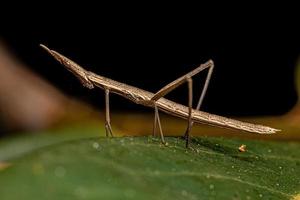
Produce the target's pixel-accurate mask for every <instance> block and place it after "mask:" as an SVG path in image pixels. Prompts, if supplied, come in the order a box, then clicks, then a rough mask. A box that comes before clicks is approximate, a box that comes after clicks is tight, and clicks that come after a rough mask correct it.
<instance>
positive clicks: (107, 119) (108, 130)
mask: <svg viewBox="0 0 300 200" xmlns="http://www.w3.org/2000/svg"><path fill="white" fill-rule="evenodd" d="M105 131H106V137H108V136H109V135H110V136H112V137H113V133H112V128H111V125H110V112H109V89H105Z"/></svg>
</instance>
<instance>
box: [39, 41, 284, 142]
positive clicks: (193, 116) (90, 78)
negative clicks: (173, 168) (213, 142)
mask: <svg viewBox="0 0 300 200" xmlns="http://www.w3.org/2000/svg"><path fill="white" fill-rule="evenodd" d="M41 47H42V48H44V49H45V50H46V51H47V52H48V53H50V54H51V55H52V56H53V57H54V58H55V59H56V60H58V61H59V62H60V63H61V64H62V65H64V66H65V67H66V68H67V69H68V70H69V71H71V72H72V73H73V74H74V75H75V76H76V77H77V78H78V79H79V80H80V81H81V83H82V84H83V85H84V86H85V87H87V88H89V89H92V88H94V87H95V86H96V87H99V88H101V89H104V90H105V110H106V112H105V113H106V114H105V130H106V135H107V136H108V135H111V136H113V133H112V128H111V124H110V112H109V93H110V92H112V93H115V94H118V95H121V96H123V97H125V98H126V99H129V100H131V101H133V102H134V103H137V104H141V105H144V106H148V107H152V108H154V126H153V135H155V132H156V129H157V126H158V129H159V133H160V137H161V141H162V142H163V143H164V144H165V140H164V135H163V132H162V128H161V122H160V118H159V112H158V111H159V110H160V111H163V112H165V113H167V114H170V115H173V116H177V117H180V118H183V119H187V121H188V125H187V129H186V131H185V134H184V137H185V139H186V147H188V145H189V138H190V132H191V129H192V126H193V123H194V122H195V123H199V124H209V125H212V126H218V127H224V128H230V129H237V130H241V131H247V132H252V133H258V134H272V133H275V132H277V131H279V130H278V129H274V128H271V127H267V126H263V125H257V124H251V123H247V122H241V121H238V120H234V119H230V118H226V117H222V116H218V115H214V114H210V113H207V112H203V111H200V110H199V109H200V107H201V104H202V102H203V99H204V96H205V93H206V90H207V87H208V84H209V81H210V78H211V75H212V72H213V68H214V63H213V61H212V60H209V61H207V62H206V63H204V64H201V65H200V66H199V67H197V68H196V69H194V70H192V71H191V72H189V73H187V74H185V75H183V76H181V77H179V78H178V79H176V80H175V81H173V82H171V83H169V84H168V85H166V86H165V87H163V88H162V89H161V90H159V91H158V92H156V93H155V94H154V93H152V92H148V91H145V90H142V89H139V88H137V87H133V86H130V85H127V84H124V83H120V82H117V81H114V80H112V79H109V78H106V77H103V76H100V75H97V74H94V73H93V72H90V71H87V70H85V69H83V68H82V67H81V66H79V65H78V64H76V63H75V62H73V61H72V60H70V59H68V58H66V57H65V56H63V55H61V54H59V53H58V52H56V51H53V50H50V49H49V48H47V47H46V46H44V45H41ZM204 69H209V71H208V74H207V77H206V81H205V84H204V88H203V90H202V93H201V95H200V98H199V101H198V104H197V107H196V108H195V109H193V108H192V101H193V81H192V77H193V76H194V75H196V74H198V73H199V72H201V71H203V70H204ZM185 82H187V83H188V91H189V95H188V99H189V101H188V107H187V106H184V105H181V104H178V103H175V102H173V101H170V100H168V99H165V98H163V97H164V96H165V95H166V94H168V93H169V92H171V91H172V90H174V89H175V88H176V87H178V86H179V85H182V84H183V83H185Z"/></svg>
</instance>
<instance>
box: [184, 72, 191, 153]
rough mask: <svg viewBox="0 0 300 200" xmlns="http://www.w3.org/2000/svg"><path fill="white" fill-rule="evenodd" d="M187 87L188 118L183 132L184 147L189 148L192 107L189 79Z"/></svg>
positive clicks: (189, 79)
mask: <svg viewBox="0 0 300 200" xmlns="http://www.w3.org/2000/svg"><path fill="white" fill-rule="evenodd" d="M187 82H188V87H189V116H188V127H187V129H186V132H185V135H184V137H185V147H186V148H188V147H189V141H190V132H191V129H192V109H193V108H192V106H193V80H192V79H191V78H188V79H187Z"/></svg>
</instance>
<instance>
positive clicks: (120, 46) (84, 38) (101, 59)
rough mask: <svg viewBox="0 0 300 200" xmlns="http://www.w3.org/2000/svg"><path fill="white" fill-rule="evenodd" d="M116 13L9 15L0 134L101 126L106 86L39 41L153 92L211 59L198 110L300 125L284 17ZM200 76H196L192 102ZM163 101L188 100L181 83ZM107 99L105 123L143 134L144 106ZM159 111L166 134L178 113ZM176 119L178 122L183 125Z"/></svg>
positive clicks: (1, 65)
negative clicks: (80, 74) (76, 71)
mask: <svg viewBox="0 0 300 200" xmlns="http://www.w3.org/2000/svg"><path fill="white" fill-rule="evenodd" d="M118 12H119V11H118V10H114V12H112V13H110V14H104V13H102V12H101V9H100V10H99V11H98V12H88V11H84V9H83V11H82V13H80V14H79V15H70V16H67V17H66V16H64V18H60V17H59V16H56V15H55V14H56V13H55V12H53V13H52V14H51V17H49V15H48V17H49V18H47V19H44V18H43V16H45V15H47V14H45V13H43V15H36V17H41V18H40V20H41V22H37V21H35V20H34V19H29V20H24V22H23V21H22V22H21V21H16V23H12V24H14V25H15V26H14V29H11V28H7V29H6V28H5V29H3V31H2V30H1V35H0V41H1V42H0V111H1V115H0V132H1V135H2V136H5V135H8V134H10V133H14V132H26V131H30V132H32V131H38V130H44V129H49V128H52V127H57V126H62V125H64V124H66V123H74V122H75V123H78V122H82V121H89V120H99V123H103V109H104V92H103V91H101V90H100V89H93V90H88V89H86V88H84V87H83V86H82V85H81V84H80V82H79V81H78V80H77V79H76V77H74V76H73V75H72V74H71V73H69V72H68V71H67V70H65V68H64V67H62V66H61V65H60V64H59V63H57V62H56V61H55V60H54V59H53V58H51V57H50V56H49V55H48V54H47V53H46V52H45V51H43V50H42V49H41V48H40V47H39V44H40V43H43V44H45V45H47V46H48V47H49V48H51V49H53V50H56V51H58V52H60V53H62V54H63V55H65V56H67V57H69V58H71V59H72V60H74V61H75V62H77V63H78V64H80V65H82V66H83V67H84V68H85V69H87V70H90V71H93V72H95V73H97V74H99V75H103V76H106V77H109V78H112V79H114V80H117V81H120V82H124V83H127V84H130V85H133V86H137V87H140V88H142V89H145V90H148V91H151V92H156V91H158V90H159V89H160V88H161V87H163V86H165V85H166V84H168V83H169V82H171V81H173V80H175V79H176V78H178V77H179V76H181V75H183V74H185V73H187V72H189V71H191V70H193V69H194V68H196V67H197V66H198V65H199V64H201V63H204V62H205V61H207V60H208V59H213V60H214V62H215V70H214V73H213V76H212V80H211V83H210V85H209V89H208V92H207V95H206V97H205V100H204V104H203V107H202V110H204V111H207V112H210V113H214V114H218V115H222V116H229V117H235V118H246V119H247V120H248V121H249V120H250V121H252V120H253V121H255V122H256V121H258V122H261V123H266V124H267V125H271V126H274V127H275V128H282V129H284V127H288V128H285V130H292V128H291V126H292V127H293V130H294V128H295V127H298V121H299V120H298V119H299V117H300V113H299V112H300V111H299V109H298V108H296V107H295V106H296V104H297V89H299V88H297V78H295V77H296V76H297V66H298V67H299V55H300V38H299V35H297V25H298V24H296V23H295V24H293V23H292V21H290V23H291V25H290V26H287V24H286V23H284V20H282V19H281V18H280V16H278V17H275V16H274V17H273V16H272V17H270V16H269V17H265V18H260V17H258V16H257V18H254V17H253V16H252V15H249V16H247V17H245V16H244V15H243V11H240V12H239V13H237V15H235V16H233V17H229V16H227V15H226V16H225V15H224V17H216V18H211V17H207V16H206V18H204V19H203V18H202V16H200V15H197V13H195V12H191V16H188V19H182V17H180V16H178V17H175V16H173V15H172V16H171V15H169V16H166V17H160V15H159V14H158V13H156V12H154V13H152V12H144V11H143V10H137V11H136V12H134V13H128V14H126V15H125V14H123V15H121V16H119V17H115V16H114V13H118ZM160 12H164V10H163V9H162V10H161V11H160ZM174 12H175V11H174ZM178 12H179V11H178ZM178 12H177V13H178ZM75 13H76V12H75ZM175 13H176V12H175ZM179 13H180V12H179ZM250 14H251V13H250ZM275 14H276V12H275ZM221 16H222V15H221ZM237 16H239V19H237ZM25 21H26V22H25ZM241 21H242V23H241ZM29 22H30V23H29ZM22 23H25V24H26V26H25V28H24V24H23V25H21V24H22ZM298 71H299V70H298ZM206 73H207V72H203V73H201V74H199V75H197V76H196V77H195V79H194V94H195V96H194V103H195V102H196V101H197V99H198V98H199V95H200V92H201V90H202V86H203V82H204V79H205V76H206ZM299 78H300V77H298V80H299ZM167 97H168V98H170V99H171V100H174V101H176V102H179V103H183V104H186V103H187V97H188V96H187V86H186V85H183V86H181V87H180V88H178V89H176V90H175V91H173V92H172V93H170V94H169V95H168V96H167ZM110 105H111V111H112V121H113V124H112V125H113V127H114V126H115V127H117V128H119V129H120V130H123V132H125V133H126V134H147V133H150V132H151V130H150V127H151V126H152V123H151V122H150V121H149V119H152V117H153V116H152V114H153V111H152V110H151V109H149V108H144V107H141V106H139V105H135V104H133V103H131V102H128V101H127V100H126V99H123V98H122V97H119V96H117V95H114V94H112V95H111V104H110ZM293 108H294V110H293V113H292V114H290V112H292V111H291V110H292V109H293ZM298 111H299V112H298ZM298 113H299V116H298ZM270 116H271V117H270ZM283 116H285V117H284V118H283ZM291 116H292V117H291ZM164 117H166V119H169V120H170V121H169V122H167V121H164V129H165V132H167V133H168V130H169V131H170V132H171V134H173V133H174V131H175V130H177V128H174V127H177V123H175V122H177V121H176V119H173V118H167V116H164ZM101 120H102V121H101ZM172 120H173V121H172ZM174 120H175V121H174ZM147 124H148V125H147ZM168 124H169V125H168ZM179 124H180V126H181V127H183V126H184V125H185V123H184V121H180V123H179ZM197 127H199V126H197ZM145 129H147V131H145ZM183 130H184V129H183ZM214 130H215V129H214ZM298 130H300V129H296V131H294V132H295V133H294V132H293V131H290V132H293V134H292V135H293V136H290V137H291V138H298V134H297V133H296V132H298ZM216 131H217V129H216ZM226 131H227V130H226ZM177 132H178V131H177ZM182 132H183V131H182ZM194 132H195V134H198V132H199V134H203V133H204V134H210V133H209V132H208V131H206V129H205V128H204V129H201V128H198V129H197V128H196V130H194ZM286 132H288V131H286ZM174 134H179V132H178V133H174ZM220 134H222V133H220ZM280 137H281V136H280Z"/></svg>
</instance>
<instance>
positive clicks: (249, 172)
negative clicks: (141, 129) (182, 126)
mask: <svg viewBox="0 0 300 200" xmlns="http://www.w3.org/2000/svg"><path fill="white" fill-rule="evenodd" d="M56 136H57V137H59V135H56ZM71 138H72V137H70V139H71ZM166 140H167V142H168V143H169V145H168V146H164V145H161V144H160V142H159V139H157V138H152V137H121V138H101V137H100V138H99V137H97V138H95V137H94V138H89V139H75V140H74V138H73V139H71V140H70V141H68V140H67V139H64V140H61V141H59V142H58V140H57V142H53V143H52V144H46V145H44V146H42V145H41V146H40V147H38V148H36V149H34V148H32V149H31V151H27V153H26V154H23V155H22V154H18V156H12V157H11V158H8V157H7V158H6V162H10V164H11V165H10V166H9V167H7V168H6V169H3V170H1V171H0V195H1V199H9V200H10V199H12V200H13V199H296V198H298V197H299V196H298V197H296V196H297V195H298V194H299V193H300V148H299V147H300V144H297V143H280V142H269V141H268V142H267V141H246V140H240V139H224V138H208V137H199V138H194V139H192V141H191V148H190V149H188V150H187V149H186V148H184V141H182V139H180V138H175V137H168V138H167V139H166ZM241 144H246V145H247V151H246V152H244V153H241V152H239V151H238V147H239V146H240V145H241ZM0 147H1V145H0ZM0 153H1V148H0ZM11 155H12V154H11Z"/></svg>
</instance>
